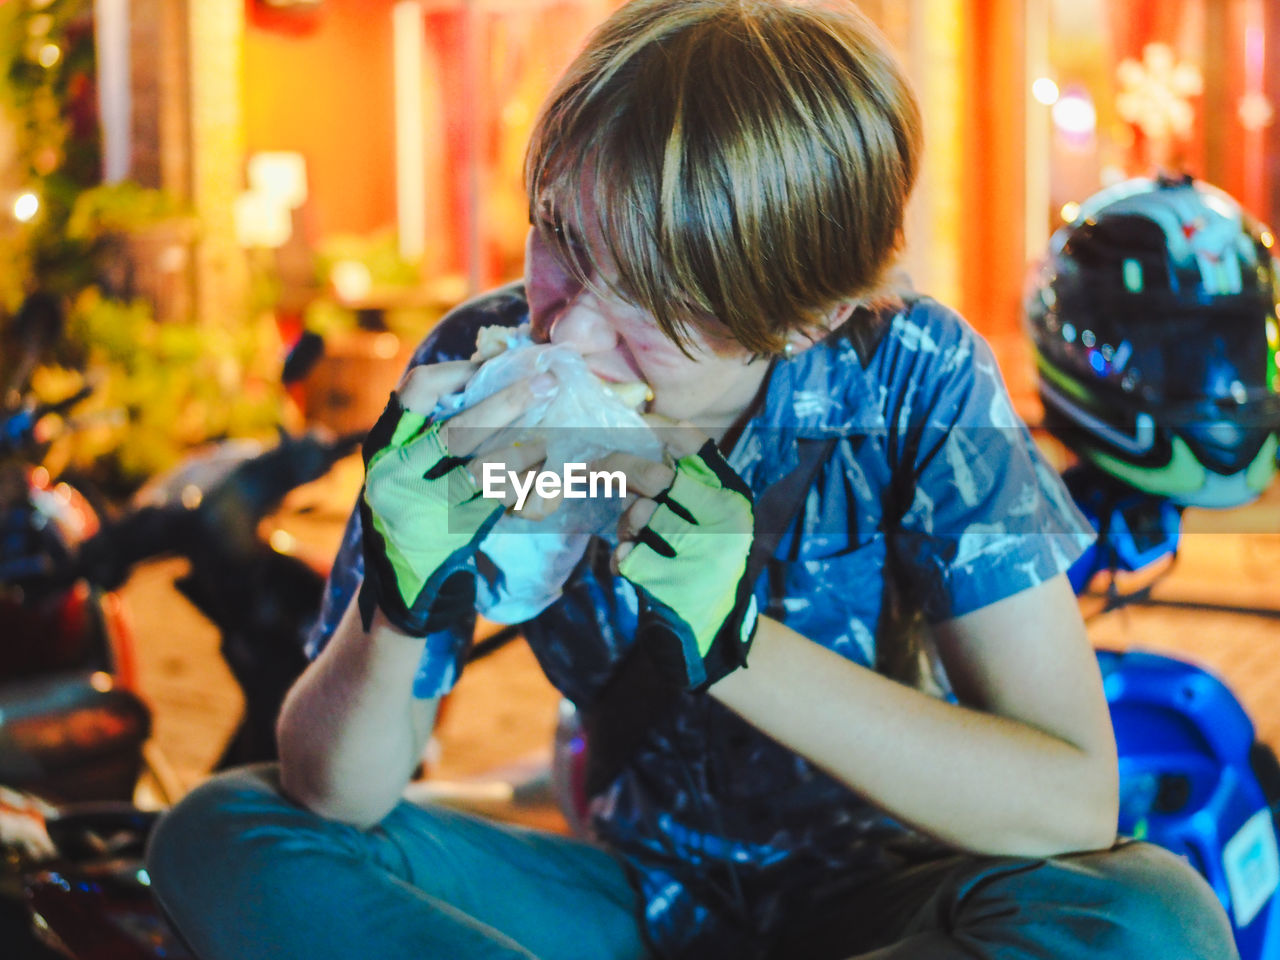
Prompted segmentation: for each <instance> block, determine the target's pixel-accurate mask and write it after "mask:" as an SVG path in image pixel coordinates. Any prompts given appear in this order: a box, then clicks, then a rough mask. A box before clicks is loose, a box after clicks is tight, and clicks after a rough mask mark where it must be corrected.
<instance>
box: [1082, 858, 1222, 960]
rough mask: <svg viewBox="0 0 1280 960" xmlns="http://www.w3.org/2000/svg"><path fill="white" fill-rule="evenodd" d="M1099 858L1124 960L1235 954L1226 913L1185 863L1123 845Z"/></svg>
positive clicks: (1214, 958) (1175, 959) (1179, 959)
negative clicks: (1126, 958)
mask: <svg viewBox="0 0 1280 960" xmlns="http://www.w3.org/2000/svg"><path fill="white" fill-rule="evenodd" d="M1104 857H1105V866H1104V867H1103V868H1102V869H1103V872H1104V875H1105V876H1106V878H1107V881H1108V882H1109V883H1110V885H1111V886H1112V888H1113V893H1112V896H1113V897H1114V901H1113V902H1114V906H1113V907H1112V908H1111V909H1112V910H1113V911H1114V918H1115V920H1116V921H1117V924H1118V926H1119V927H1120V929H1121V930H1122V931H1123V933H1122V936H1123V937H1124V939H1125V942H1126V943H1127V944H1128V948H1127V951H1126V954H1125V955H1126V956H1135V957H1136V956H1148V957H1161V958H1166V957H1167V958H1169V960H1183V958H1185V960H1192V958H1195V960H1200V958H1212V960H1219V958H1221V960H1230V958H1232V957H1235V956H1236V948H1235V937H1234V934H1233V933H1232V930H1231V922H1230V921H1229V920H1228V919H1227V915H1226V912H1225V911H1224V910H1223V909H1222V905H1221V904H1220V903H1219V902H1218V898H1217V896H1216V895H1215V894H1214V892H1213V888H1211V887H1210V886H1209V884H1208V883H1206V882H1205V880H1204V879H1203V878H1202V877H1201V876H1200V875H1199V874H1198V873H1196V871H1195V870H1194V869H1193V868H1192V867H1191V865H1190V864H1188V863H1187V862H1186V861H1185V860H1184V859H1182V858H1181V857H1178V856H1176V855H1174V854H1172V853H1170V852H1169V851H1168V850H1165V849H1163V848H1161V847H1157V846H1155V845H1153V844H1149V843H1130V844H1125V845H1124V846H1121V847H1118V848H1117V849H1115V850H1113V851H1111V852H1110V853H1108V854H1106V855H1104Z"/></svg>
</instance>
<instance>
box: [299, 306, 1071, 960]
mask: <svg viewBox="0 0 1280 960" xmlns="http://www.w3.org/2000/svg"><path fill="white" fill-rule="evenodd" d="M526 315H527V307H526V305H525V302H524V298H523V294H522V291H521V290H520V288H519V287H518V286H510V287H505V288H503V289H501V290H499V291H495V292H494V293H492V294H489V295H487V296H486V297H483V298H481V299H479V300H477V301H475V302H473V303H471V304H466V305H463V306H462V307H460V308H458V309H457V310H456V311H454V312H453V313H452V314H451V315H450V316H449V317H447V318H446V319H445V320H443V321H442V322H441V324H440V325H439V326H438V327H437V328H436V329H435V330H434V331H433V332H432V334H431V336H430V337H428V338H427V340H426V341H424V343H423V344H422V346H421V347H420V348H419V350H418V352H417V354H416V356H415V360H414V362H415V363H430V362H440V361H443V360H450V359H458V358H463V357H467V356H469V355H470V354H471V352H472V349H473V347H474V343H475V336H476V331H477V330H478V329H479V327H481V326H485V325H489V324H494V323H505V324H510V325H515V324H516V323H519V322H522V321H523V320H525V319H526ZM853 322H857V323H863V324H871V323H876V324H880V325H881V327H882V328H881V329H880V332H879V335H878V340H876V341H875V343H874V346H873V347H871V348H863V349H861V350H860V349H859V348H858V347H856V346H855V342H856V338H854V337H851V336H849V335H847V333H846V332H844V331H838V332H837V333H836V334H833V335H832V336H831V337H829V338H828V339H826V340H825V341H823V342H822V343H820V344H817V345H815V346H814V347H812V348H810V349H808V350H806V351H804V352H803V353H801V354H800V355H798V356H796V357H795V358H793V359H790V360H785V361H779V362H777V363H776V364H775V366H774V368H773V370H772V372H771V375H770V379H769V382H768V386H767V389H766V392H765V396H764V401H763V403H762V405H761V406H760V408H759V409H758V410H757V412H756V413H755V415H754V416H752V417H751V418H750V420H749V422H748V423H747V424H746V425H745V427H744V429H743V432H742V434H741V435H740V437H739V439H738V441H737V442H736V444H735V445H734V447H733V449H732V452H731V453H730V455H729V462H730V464H731V465H732V466H733V468H734V469H735V470H736V471H737V472H738V473H739V474H740V475H741V476H742V477H743V479H744V480H745V481H746V482H747V483H748V484H749V485H750V487H751V488H752V490H753V491H754V492H755V493H756V495H757V496H759V495H760V494H761V493H762V492H763V491H764V490H765V489H767V488H768V487H769V486H770V484H772V483H774V482H775V481H777V480H778V479H780V478H781V477H783V476H785V475H786V474H787V473H788V472H790V471H791V470H792V469H793V468H794V467H795V465H796V462H797V445H798V442H799V441H801V440H810V439H815V440H822V439H826V438H831V439H832V440H833V441H834V445H833V446H832V448H831V453H830V456H829V457H828V458H827V459H826V461H825V462H824V463H823V464H822V465H821V467H820V468H819V470H818V472H817V474H816V476H815V478H814V480H813V482H812V484H811V486H810V488H809V490H808V493H807V495H806V497H805V500H804V503H803V504H802V505H800V506H799V510H798V515H797V517H796V519H795V522H794V524H793V525H792V527H791V528H790V530H789V532H788V534H787V535H786V536H784V537H783V540H782V541H781V542H780V543H779V546H778V548H777V551H776V553H775V558H774V561H773V563H771V565H770V568H769V571H768V575H767V576H762V577H761V578H760V581H759V583H758V584H757V588H756V590H757V599H758V601H759V602H760V605H761V609H763V610H769V611H771V615H773V616H775V617H777V618H778V619H780V620H782V621H783V622H785V623H786V624H787V625H788V626H789V627H791V628H792V629H794V630H796V631H797V632H798V633H800V634H802V635H804V636H805V637H808V638H809V639H810V640H812V641H814V642H816V643H819V644H821V645H823V646H825V647H828V648H829V649H831V650H833V651H835V652H836V653H839V654H840V655H841V656H843V657H846V658H848V659H849V660H852V661H854V662H856V663H859V664H862V665H864V666H867V667H869V668H872V669H881V670H885V669H886V666H885V665H886V663H888V662H889V660H890V659H892V658H890V657H887V656H886V654H887V653H889V652H891V651H888V650H886V649H882V647H883V646H884V645H885V644H886V643H898V642H901V637H900V636H898V635H897V634H895V633H893V631H892V630H890V629H889V620H890V617H889V615H888V613H887V612H886V605H887V604H890V603H891V604H893V605H894V608H895V609H896V608H897V607H899V606H901V607H904V608H907V609H911V610H918V611H920V612H922V613H923V617H924V619H925V620H928V621H932V622H938V621H941V620H945V619H948V618H952V617H958V616H962V615H964V614H966V613H969V612H971V611H974V610H978V609H980V608H982V607H984V606H987V605H988V604H991V603H994V602H996V601H998V600H1001V599H1003V598H1005V597H1008V596H1010V595H1012V594H1014V593H1017V592H1019V591H1021V590H1024V589H1027V588H1029V587H1033V586H1035V585H1037V584H1040V583H1042V582H1044V581H1045V580H1048V579H1050V578H1052V577H1054V576H1056V575H1058V574H1060V573H1062V572H1064V571H1065V570H1066V569H1067V568H1068V567H1069V566H1070V564H1071V563H1072V561H1073V560H1075V558H1076V557H1078V556H1079V555H1080V553H1081V552H1082V551H1083V550H1084V549H1085V548H1086V547H1087V546H1088V545H1089V544H1090V543H1091V542H1092V539H1093V531H1092V528H1090V527H1089V525H1088V523H1087V522H1086V521H1085V520H1084V519H1083V517H1081V516H1080V514H1079V513H1078V512H1077V511H1076V509H1075V507H1074V505H1073V504H1072V502H1071V500H1070V497H1069V495H1068V494H1067V492H1066V490H1065V489H1064V488H1063V486H1062V484H1061V483H1060V481H1059V479H1058V477H1057V475H1056V473H1054V471H1053V470H1052V469H1051V468H1050V467H1049V465H1048V464H1047V463H1046V462H1045V461H1044V459H1043V458H1042V457H1041V456H1040V454H1039V453H1038V451H1037V450H1036V448H1035V446H1034V444H1033V442H1032V440H1031V437H1030V435H1029V433H1028V432H1027V430H1026V428H1025V427H1024V426H1023V425H1022V424H1021V422H1020V421H1019V420H1018V419H1017V417H1016V416H1015V415H1014V412H1013V409H1012V406H1011V404H1010V401H1009V397H1008V394H1007V391H1006V390H1005V387H1004V384H1003V382H1002V380H1001V377H1000V373H999V370H998V369H997V366H996V362H995V359H994V357H993V355H992V353H991V350H990V348H989V347H988V345H987V344H986V342H985V341H983V340H982V338H981V337H979V336H978V335H977V333H976V332H975V331H974V330H973V329H972V328H971V327H970V326H969V325H968V324H967V323H966V322H965V321H964V320H963V319H962V318H960V317H959V316H958V315H956V314H955V313H954V312H952V311H950V310H948V309H946V308H945V307H943V306H941V305H940V304H938V303H936V302H935V301H933V300H930V299H927V298H921V299H919V300H915V301H911V302H910V303H909V304H899V305H897V306H895V307H894V308H891V309H888V310H883V311H881V312H880V314H879V315H875V316H872V315H868V314H866V313H863V314H860V315H856V316H855V320H854V321H853ZM358 538H359V522H358V518H357V517H353V519H352V522H351V524H350V525H349V527H348V531H347V536H346V538H345V542H344V545H343V548H342V551H341V553H340V555H339V558H338V561H337V563H336V565H335V568H334V572H333V574H332V578H331V582H330V585H329V588H328V591H327V596H326V602H325V607H324V611H323V612H322V616H321V619H320V622H319V623H318V625H317V629H316V631H315V632H314V635H313V637H312V642H311V652H312V653H313V654H314V653H315V652H317V651H318V649H319V648H320V647H321V646H323V644H324V642H325V641H326V640H327V638H328V636H329V635H330V634H331V632H332V630H333V628H334V626H335V625H336V623H337V619H338V617H339V616H340V615H341V612H342V610H343V609H344V608H345V606H346V603H347V601H348V600H349V599H350V597H351V596H352V594H353V592H354V590H355V589H356V587H357V586H358V583H359V578H360V576H361V566H362V563H361V557H360V551H359V543H358ZM607 559H608V549H607V547H605V548H601V549H589V550H588V553H587V556H586V557H584V558H583V561H582V562H581V563H580V564H579V566H578V568H577V569H576V570H575V572H574V574H573V576H571V578H570V580H569V582H568V583H567V584H566V586H565V588H564V593H563V596H562V597H561V598H560V599H559V600H558V601H556V602H555V603H554V604H552V606H551V607H550V608H548V609H547V610H546V611H544V612H543V613H542V614H540V615H539V616H537V617H536V618H534V620H532V621H531V622H529V623H528V624H526V625H525V629H524V632H525V636H526V638H527V639H528V642H529V644H530V646H531V648H532V649H533V652H534V654H535V655H536V656H537V658H538V661H539V663H540V665H541V666H542V668H543V670H544V672H545V673H546V675H547V677H548V679H549V680H550V681H551V682H552V684H554V685H555V686H556V687H557V688H558V689H559V690H560V691H561V692H562V693H563V694H564V695H565V696H566V697H567V698H568V699H569V700H571V701H573V702H574V703H575V704H578V705H580V706H582V707H586V708H589V707H591V705H592V704H593V703H594V702H595V698H596V697H597V695H598V694H599V693H600V691H601V689H602V687H603V686H604V684H605V683H606V682H607V681H608V680H609V679H610V677H611V676H613V674H614V673H615V672H616V670H617V668H618V665H619V663H620V662H621V661H622V660H623V658H624V657H625V656H626V654H627V652H628V651H629V650H630V648H631V646H632V643H633V637H634V631H635V626H636V618H637V598H636V594H635V591H634V589H633V588H632V587H631V585H630V584H629V583H628V582H627V581H625V580H623V579H621V578H618V577H614V576H613V575H612V574H610V572H609V570H608V564H607ZM886 584H888V585H890V586H892V587H893V588H894V591H887V590H886ZM894 597H897V598H898V599H896V600H895V599H892V598H894ZM469 629H470V625H469V624H463V625H460V626H459V628H458V629H457V630H455V631H452V632H447V633H442V634H438V635H435V636H433V637H431V638H428V644H427V651H426V654H425V655H424V658H423V666H422V668H421V669H420V670H419V674H418V677H417V678H416V681H415V690H416V692H417V693H418V694H419V695H422V696H427V695H433V694H435V693H438V692H440V691H442V690H445V689H448V687H449V686H450V685H451V683H452V680H453V678H454V676H455V675H456V670H457V666H456V665H457V663H459V662H460V659H459V658H460V655H461V652H462V651H463V650H464V649H465V643H466V640H467V637H468V631H469ZM886 637H892V638H893V639H892V640H886ZM907 659H913V658H910V657H909V658H907ZM943 686H945V680H943ZM591 820H592V824H591V825H592V829H593V831H594V834H595V835H596V837H597V838H598V839H599V840H600V841H601V842H603V843H605V844H607V845H608V846H610V847H611V848H612V849H614V850H615V851H617V852H618V853H619V854H620V855H621V856H622V857H623V858H624V859H625V861H626V862H627V863H628V865H629V868H630V870H631V875H632V877H633V878H634V881H635V883H636V885H637V887H638V889H639V890H640V892H641V894H642V898H643V901H644V903H645V905H646V906H645V917H644V920H645V925H646V929H647V931H648V934H649V936H650V939H651V942H652V944H653V946H654V948H655V950H656V951H657V952H658V953H659V954H660V955H663V956H672V957H674V956H698V957H718V956H726V957H728V956H733V957H746V956H753V955H756V954H757V953H758V952H760V951H761V950H763V949H765V948H764V947H763V946H762V945H767V944H768V942H769V937H770V935H771V933H772V932H775V931H776V930H777V929H778V928H779V927H780V926H781V925H782V924H784V923H785V918H786V916H787V915H788V912H789V911H790V910H792V909H793V908H794V906H795V905H796V904H798V903H799V902H801V900H802V899H803V898H806V897H810V896H812V895H813V893H814V891H815V890H821V889H824V888H825V887H826V886H827V885H830V884H837V885H838V884H842V883H848V882H849V881H850V879H851V878H856V877H864V878H865V877H868V876H873V875H874V873H875V872H876V871H878V870H882V869H886V868H888V867H890V866H892V865H894V864H895V863H897V862H899V860H900V858H901V857H902V856H905V855H908V853H907V852H908V851H914V852H915V853H918V852H919V848H920V847H921V846H927V845H928V841H925V840H924V839H923V838H920V837H918V836H916V835H914V834H912V833H910V832H909V831H907V830H905V829H904V828H902V827H901V826H899V825H897V824H896V823H894V821H893V820H892V819H891V818H890V817H888V816H887V815H885V814H884V813H883V812H882V811H879V810H877V809H875V808H873V807H872V806H870V805H869V804H868V803H867V802H865V801H864V800H862V799H861V798H860V797H859V796H858V795H857V794H856V793H854V792H853V791H851V790H849V789H848V788H847V787H845V786H844V785H842V784H840V783H838V782H836V781H835V780H834V779H832V778H831V777H829V776H827V775H826V774H825V773H823V772H822V771H820V770H818V769H816V768H815V767H813V766H812V765H811V764H810V763H809V762H808V761H806V760H805V759H804V758H803V757H800V756H798V755H796V754H794V753H792V752H790V751H788V750H787V749H785V748H783V747H781V746H780V745H778V744H777V743H775V742H774V741H772V740H770V739H769V738H767V737H765V736H764V735H763V734H761V733H759V732H758V731H757V730H755V729H754V728H753V727H751V726H750V725H749V724H747V723H746V722H745V721H743V720H741V719H740V718H738V717H737V716H736V715H735V714H733V713H731V712H730V711H729V710H727V709H726V708H724V707H722V706H721V705H720V704H718V703H717V702H716V701H715V700H714V699H712V698H709V697H705V696H699V695H683V696H682V697H681V698H680V699H679V700H678V702H677V703H676V704H675V705H674V706H673V707H672V709H671V710H670V711H669V712H668V713H667V714H666V715H664V717H663V719H662V720H661V722H658V723H655V724H653V725H652V726H651V727H650V728H649V729H648V730H647V731H646V733H645V735H644V737H643V739H642V740H641V741H640V745H639V746H638V747H636V748H635V749H634V751H632V754H631V756H629V757H628V758H627V761H626V763H625V764H624V765H623V768H622V770H621V772H620V773H619V774H617V775H616V776H615V777H614V778H613V779H612V781H611V782H610V783H609V785H608V786H607V787H606V788H605V789H603V791H602V792H601V793H599V794H598V795H597V796H595V797H594V798H593V799H592V803H591Z"/></svg>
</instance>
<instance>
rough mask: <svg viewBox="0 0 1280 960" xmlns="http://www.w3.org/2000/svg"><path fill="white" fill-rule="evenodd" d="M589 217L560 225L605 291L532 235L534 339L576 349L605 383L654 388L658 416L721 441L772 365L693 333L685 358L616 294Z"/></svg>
mask: <svg viewBox="0 0 1280 960" xmlns="http://www.w3.org/2000/svg"><path fill="white" fill-rule="evenodd" d="M586 214H587V220H588V222H587V223H586V224H583V225H579V224H568V223H566V224H562V225H561V227H562V229H564V230H566V231H567V232H568V235H569V236H570V237H571V238H574V240H573V242H574V243H575V244H576V245H579V246H581V247H583V248H584V249H586V248H589V249H590V250H591V251H592V253H593V257H594V259H595V261H596V262H597V263H599V264H601V274H602V275H601V276H599V277H595V278H593V279H595V280H598V281H600V282H598V283H595V284H594V286H596V287H599V288H600V289H599V290H598V291H597V290H592V289H589V288H587V287H586V286H584V285H583V284H582V283H580V282H579V281H578V280H577V279H576V278H575V277H574V276H573V273H572V272H571V271H570V270H568V269H567V268H566V267H565V265H564V264H563V263H562V262H561V261H560V257H559V252H558V251H557V250H556V249H555V247H554V246H553V245H552V244H550V243H549V242H548V241H547V240H546V239H544V235H543V232H542V231H541V230H538V229H536V228H531V229H530V230H529V236H528V238H527V241H526V245H525V268H524V275H525V290H526V293H527V295H528V298H529V320H530V324H531V327H532V333H533V339H534V340H536V341H539V342H550V343H556V344H566V345H568V346H571V347H573V348H574V349H575V350H577V351H578V352H579V353H581V354H582V356H583V357H584V358H585V359H586V361H587V366H588V367H589V368H590V369H591V371H592V372H593V373H595V374H596V375H597V376H598V377H600V378H601V379H602V380H607V381H612V382H615V383H620V382H626V381H635V380H642V381H644V382H645V383H647V384H648V385H649V387H650V388H651V389H652V390H653V394H654V399H653V402H652V404H651V405H650V408H649V409H650V410H651V411H652V412H654V413H659V414H662V415H663V416H667V417H671V418H672V419H677V420H685V421H688V422H690V423H693V424H695V425H697V426H699V427H702V428H703V429H704V430H706V431H707V432H708V433H710V434H712V435H713V436H719V435H720V433H722V432H723V429H724V428H726V427H728V426H729V425H730V424H732V423H733V422H734V420H736V419H737V418H738V417H739V416H740V415H741V414H742V412H743V411H744V410H746V409H747V407H748V406H749V405H750V403H751V401H752V399H753V398H754V397H755V395H756V392H757V391H758V390H759V387H760V383H761V381H762V379H763V377H764V374H765V372H766V370H767V369H768V364H767V363H765V362H763V361H759V362H752V357H751V354H750V353H749V352H748V351H747V350H746V349H745V348H744V347H743V346H742V345H741V344H739V343H738V342H737V341H736V340H733V339H732V338H730V337H728V336H727V335H726V336H724V337H717V336H714V335H713V334H710V333H708V332H706V331H703V330H697V329H691V330H690V337H689V344H688V349H689V352H690V353H691V354H692V357H688V356H685V354H684V353H682V352H681V350H680V348H679V347H678V346H676V344H675V343H674V342H672V341H671V340H669V339H668V338H667V337H666V335H665V334H663V332H662V330H661V329H660V328H659V327H658V324H657V322H656V321H655V320H654V318H653V316H652V315H651V314H649V313H648V312H647V311H645V310H643V309H641V308H640V307H637V306H635V305H634V304H631V303H628V302H627V301H626V300H623V299H622V298H620V297H619V296H617V295H616V294H615V293H613V292H611V290H610V285H609V284H610V281H612V280H614V279H615V278H616V274H615V272H614V268H613V267H612V266H611V265H610V263H609V259H608V257H607V255H605V254H604V243H603V240H602V239H601V237H600V236H599V235H598V231H597V230H596V229H595V227H594V216H593V211H592V210H591V209H590V207H588V209H587V210H586ZM547 217H548V219H549V217H550V214H547Z"/></svg>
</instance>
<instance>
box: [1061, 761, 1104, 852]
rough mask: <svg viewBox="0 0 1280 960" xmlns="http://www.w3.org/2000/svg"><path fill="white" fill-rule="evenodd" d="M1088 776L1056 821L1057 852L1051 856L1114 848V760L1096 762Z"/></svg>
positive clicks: (1084, 778) (1082, 780)
mask: <svg viewBox="0 0 1280 960" xmlns="http://www.w3.org/2000/svg"><path fill="white" fill-rule="evenodd" d="M1093 766H1094V769H1093V770H1091V771H1090V773H1091V775H1089V776H1085V777H1082V778H1081V780H1080V781H1079V782H1080V787H1081V788H1080V790H1079V791H1078V792H1077V793H1076V794H1075V796H1074V797H1073V798H1072V800H1071V801H1070V802H1071V809H1069V810H1065V811H1062V812H1063V813H1064V814H1065V816H1062V817H1061V819H1059V820H1058V821H1057V827H1058V830H1059V836H1058V838H1057V841H1056V842H1057V843H1058V844H1059V845H1060V846H1061V849H1058V850H1054V851H1053V853H1054V854H1066V853H1087V852H1089V851H1092V850H1108V849H1110V848H1111V847H1113V846H1115V842H1116V825H1117V823H1118V821H1119V816H1120V775H1119V770H1118V769H1117V768H1116V764H1115V761H1114V759H1112V760H1109V761H1106V762H1101V761H1100V762H1096V763H1095V764H1094V765H1093Z"/></svg>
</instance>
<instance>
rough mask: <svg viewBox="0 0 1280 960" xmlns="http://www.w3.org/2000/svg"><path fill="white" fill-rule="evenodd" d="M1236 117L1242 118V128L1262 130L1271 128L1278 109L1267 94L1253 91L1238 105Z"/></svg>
mask: <svg viewBox="0 0 1280 960" xmlns="http://www.w3.org/2000/svg"><path fill="white" fill-rule="evenodd" d="M1236 116H1238V117H1239V118H1240V126H1242V127H1244V128H1245V129H1246V130H1261V129H1262V128H1263V127H1269V126H1271V121H1272V120H1274V119H1275V117H1276V109H1275V107H1274V106H1272V105H1271V101H1270V100H1268V99H1267V95H1266V94H1265V93H1262V92H1261V91H1259V90H1252V91H1250V92H1249V93H1246V94H1245V95H1244V96H1243V97H1241V98H1240V102H1239V103H1237V104H1236Z"/></svg>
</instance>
